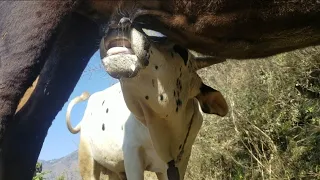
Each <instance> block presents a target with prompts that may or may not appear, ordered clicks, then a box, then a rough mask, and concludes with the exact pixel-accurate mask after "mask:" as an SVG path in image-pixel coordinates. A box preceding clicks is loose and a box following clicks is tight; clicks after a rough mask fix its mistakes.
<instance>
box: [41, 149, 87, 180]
mask: <svg viewBox="0 0 320 180" xmlns="http://www.w3.org/2000/svg"><path fill="white" fill-rule="evenodd" d="M39 162H41V163H42V171H43V172H45V171H51V172H50V173H48V174H47V175H46V176H45V178H46V180H56V179H57V177H59V176H61V175H64V177H65V179H67V180H80V179H81V177H80V173H79V168H78V151H74V152H72V153H71V154H69V155H67V156H64V157H62V158H59V159H53V160H49V161H43V160H39Z"/></svg>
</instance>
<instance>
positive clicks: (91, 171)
mask: <svg viewBox="0 0 320 180" xmlns="http://www.w3.org/2000/svg"><path fill="white" fill-rule="evenodd" d="M78 158H79V159H78V162H79V169H80V174H81V176H82V179H83V180H99V178H100V172H101V169H100V165H99V164H98V163H97V162H96V161H95V160H94V159H93V157H92V154H91V150H90V144H89V143H88V142H87V141H86V140H84V139H81V140H80V143H79V157H78Z"/></svg>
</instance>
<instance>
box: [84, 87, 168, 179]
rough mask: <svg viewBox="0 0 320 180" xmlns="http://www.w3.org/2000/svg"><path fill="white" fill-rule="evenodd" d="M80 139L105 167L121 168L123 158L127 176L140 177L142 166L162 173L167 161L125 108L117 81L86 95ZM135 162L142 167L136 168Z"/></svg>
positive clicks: (117, 170)
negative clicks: (88, 145) (87, 96)
mask: <svg viewBox="0 0 320 180" xmlns="http://www.w3.org/2000/svg"><path fill="white" fill-rule="evenodd" d="M81 139H83V140H85V141H87V142H89V144H90V148H91V153H92V157H93V159H94V160H96V161H97V162H98V163H99V164H101V165H102V166H104V167H105V168H107V169H109V170H111V171H113V172H116V173H119V172H124V169H119V163H120V164H121V163H123V162H124V163H125V171H126V174H127V179H128V180H141V179H139V178H138V177H141V175H142V177H143V171H144V170H149V171H153V172H159V173H164V175H165V177H166V171H167V165H166V163H164V162H163V161H162V160H161V159H160V158H159V157H158V155H157V153H156V152H155V150H154V148H153V145H152V142H151V138H150V135H149V131H148V129H147V128H146V127H145V126H144V125H143V124H142V123H141V122H139V121H138V120H137V119H136V118H135V117H134V116H133V115H132V114H131V113H130V111H129V109H128V108H127V106H126V103H125V101H124V98H123V95H122V91H121V85H120V83H117V84H115V85H113V86H111V87H109V88H107V89H106V90H103V91H100V92H96V93H94V94H92V95H91V96H90V97H89V100H88V104H87V108H86V110H85V113H84V117H83V120H82V121H81ZM139 164H140V166H141V167H142V170H141V171H140V172H137V170H136V167H137V166H139ZM117 167H118V169H117ZM120 167H121V166H120ZM122 167H123V166H122ZM127 172H133V175H128V173H127ZM131 174H132V173H131ZM165 179H167V178H165Z"/></svg>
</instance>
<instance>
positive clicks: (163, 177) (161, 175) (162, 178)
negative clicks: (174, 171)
mask: <svg viewBox="0 0 320 180" xmlns="http://www.w3.org/2000/svg"><path fill="white" fill-rule="evenodd" d="M156 175H157V178H158V179H159V180H168V176H167V172H164V173H160V172H157V173H156Z"/></svg>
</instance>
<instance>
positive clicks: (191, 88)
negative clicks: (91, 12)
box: [100, 29, 228, 178]
mask: <svg viewBox="0 0 320 180" xmlns="http://www.w3.org/2000/svg"><path fill="white" fill-rule="evenodd" d="M143 32H144V33H145V34H143V33H141V32H140V31H137V30H136V29H128V30H125V31H123V30H121V29H111V31H110V32H109V34H107V36H106V37H105V38H104V39H103V40H102V42H101V47H100V51H101V58H102V61H103V64H104V66H105V68H106V70H107V72H108V73H109V74H110V75H112V76H113V77H116V78H118V79H120V82H121V85H122V91H123V95H124V98H125V102H126V104H127V106H128V108H129V109H130V111H131V112H132V113H133V114H134V115H135V116H136V117H137V119H138V120H140V121H141V122H142V123H143V124H145V125H146V126H147V127H148V129H149V132H150V135H151V138H152V142H153V145H154V147H155V149H156V151H157V153H158V154H159V156H160V157H161V158H162V160H163V161H165V162H168V165H169V166H172V164H175V165H176V166H177V167H178V169H179V173H180V177H181V178H183V176H184V173H185V169H186V167H187V164H188V160H189V156H190V154H191V147H192V145H193V143H194V140H195V138H196V135H197V134H198V132H199V130H200V127H201V125H202V114H201V112H200V111H199V109H200V108H201V109H202V111H203V112H204V113H209V114H216V115H219V116H224V115H226V114H227V112H228V106H227V104H226V101H225V99H224V97H223V96H222V95H221V93H220V92H219V91H217V90H215V89H213V88H211V87H209V86H207V85H205V84H204V83H203V82H202V80H201V78H200V77H199V76H198V74H197V73H196V71H197V70H198V69H200V68H203V67H206V66H209V65H211V64H213V63H216V62H220V61H221V60H220V59H216V58H214V57H209V56H201V57H199V56H195V55H194V54H193V53H191V52H190V51H188V50H187V49H185V48H183V47H181V46H179V45H178V44H174V43H172V42H169V41H167V39H166V37H165V36H163V35H162V34H160V33H157V32H153V31H151V30H143ZM198 102H199V103H198ZM199 107H200V108H199ZM172 162H174V163H172ZM169 169H170V168H169ZM168 173H169V174H170V171H169V172H168Z"/></svg>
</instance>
